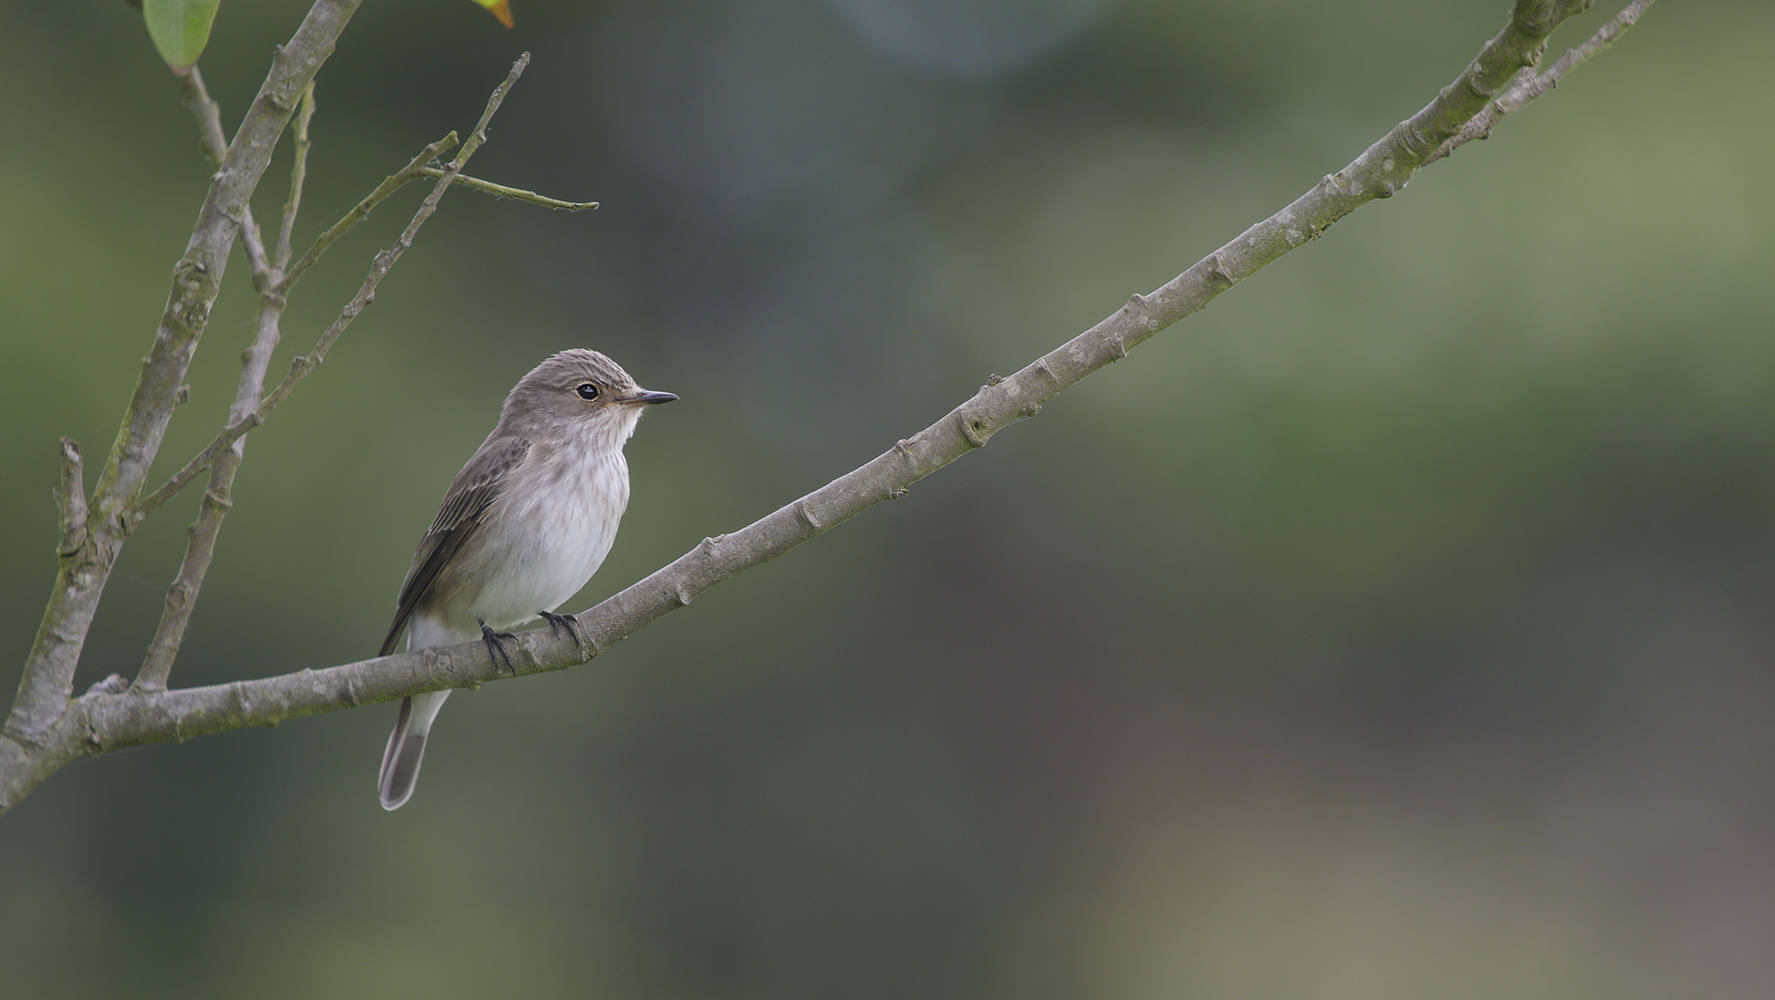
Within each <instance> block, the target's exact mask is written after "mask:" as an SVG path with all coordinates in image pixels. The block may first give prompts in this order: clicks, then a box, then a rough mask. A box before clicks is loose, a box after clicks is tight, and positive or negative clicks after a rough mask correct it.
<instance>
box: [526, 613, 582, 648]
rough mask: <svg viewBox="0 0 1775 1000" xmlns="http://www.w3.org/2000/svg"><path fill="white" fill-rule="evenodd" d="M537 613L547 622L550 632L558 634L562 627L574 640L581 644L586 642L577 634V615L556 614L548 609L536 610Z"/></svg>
mask: <svg viewBox="0 0 1775 1000" xmlns="http://www.w3.org/2000/svg"><path fill="white" fill-rule="evenodd" d="M537 614H538V615H541V616H542V620H543V621H545V622H548V623H549V632H550V633H551V634H554V635H559V634H560V632H561V630H562V629H566V630H567V634H568V635H570V636H572V637H573V641H574V642H577V643H579V644H580V645H581V646H583V645H585V644H586V641H585V639H583V638H581V637H580V634H579V618H578V617H577V616H575V615H557V614H554V613H553V612H549V611H538V612H537Z"/></svg>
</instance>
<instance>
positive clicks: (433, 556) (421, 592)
mask: <svg viewBox="0 0 1775 1000" xmlns="http://www.w3.org/2000/svg"><path fill="white" fill-rule="evenodd" d="M529 454H530V442H529V441H527V440H525V439H524V438H517V437H512V438H500V439H496V440H492V441H488V442H487V443H486V444H483V445H481V450H480V451H477V452H475V457H473V458H471V459H469V460H468V464H467V465H465V466H463V467H462V471H461V472H458V473H457V474H456V481H455V482H453V483H451V484H450V490H449V492H447V493H445V494H444V505H443V507H441V508H440V509H439V510H438V517H437V520H435V521H433V522H432V523H431V529H430V530H429V531H427V532H426V533H425V537H424V538H423V539H421V540H420V542H419V551H418V552H415V553H414V554H413V568H412V569H410V570H408V571H407V581H406V582H405V583H403V584H401V599H400V604H399V607H398V608H397V609H396V610H395V614H394V624H393V625H390V626H389V627H388V638H386V639H384V640H382V652H381V653H379V654H377V655H379V656H387V655H388V654H389V653H392V652H394V646H395V643H396V642H398V641H400V637H401V630H402V629H403V628H405V627H406V625H407V619H408V618H410V617H412V615H413V609H414V608H417V607H418V606H419V602H420V601H422V600H424V598H425V595H426V594H427V592H429V591H430V590H431V585H432V584H433V583H434V582H436V580H437V578H438V574H439V573H440V572H442V571H443V568H444V567H445V566H446V565H447V564H448V563H449V562H450V559H451V558H452V557H453V556H455V555H456V553H457V552H458V551H460V550H461V549H462V546H463V545H464V544H465V543H466V542H467V541H468V540H469V537H470V536H472V535H473V534H474V532H475V529H476V528H478V527H480V524H481V520H482V517H483V516H484V515H485V514H486V513H487V508H489V507H491V506H493V502H494V501H495V500H498V499H499V497H500V494H502V493H504V492H505V487H506V484H507V483H508V482H509V481H510V479H511V474H512V470H513V469H516V468H517V467H518V466H519V465H521V464H523V461H524V457H525V456H526V455H529Z"/></svg>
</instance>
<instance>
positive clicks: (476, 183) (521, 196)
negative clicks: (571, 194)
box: [419, 167, 598, 212]
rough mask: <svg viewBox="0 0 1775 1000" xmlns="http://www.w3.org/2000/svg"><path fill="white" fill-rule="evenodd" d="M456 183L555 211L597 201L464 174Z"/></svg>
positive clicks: (430, 170)
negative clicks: (556, 195) (567, 197)
mask: <svg viewBox="0 0 1775 1000" xmlns="http://www.w3.org/2000/svg"><path fill="white" fill-rule="evenodd" d="M419 175H420V176H421V177H442V176H444V172H443V171H442V170H439V169H438V168H436V167H426V168H424V169H422V170H420V171H419ZM456 183H457V184H458V185H459V186H461V187H465V188H474V189H475V190H476V191H483V192H486V193H487V194H490V195H493V196H494V197H496V198H513V199H516V200H518V201H527V202H529V203H530V204H532V205H541V206H542V207H543V208H552V209H554V210H556V211H557V212H583V211H586V210H588V209H594V208H597V207H598V203H597V202H595V201H562V200H561V199H559V198H550V197H549V196H548V195H544V194H537V193H536V192H535V191H526V190H524V189H523V188H515V187H506V186H505V185H504V184H495V183H493V182H492V181H484V180H481V179H480V178H479V177H470V176H468V175H466V174H464V175H462V176H459V177H457V178H456Z"/></svg>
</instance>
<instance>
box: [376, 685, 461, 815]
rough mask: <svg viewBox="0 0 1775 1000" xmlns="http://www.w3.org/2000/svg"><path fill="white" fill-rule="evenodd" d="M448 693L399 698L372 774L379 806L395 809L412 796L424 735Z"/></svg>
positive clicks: (429, 693) (416, 779)
mask: <svg viewBox="0 0 1775 1000" xmlns="http://www.w3.org/2000/svg"><path fill="white" fill-rule="evenodd" d="M448 697H450V692H449V691H427V692H426V693H424V694H416V695H414V696H413V697H411V698H404V699H402V700H401V717H400V719H399V720H397V721H396V722H395V724H394V732H393V733H391V734H389V737H388V749H387V750H384V751H383V752H382V773H381V775H379V776H378V777H377V778H376V791H377V793H378V794H380V795H381V797H382V808H384V809H389V810H394V809H399V808H400V807H402V806H404V805H406V804H407V800H408V799H410V798H412V797H413V786H414V785H415V784H416V783H418V781H419V763H420V761H422V760H424V759H425V739H426V737H427V736H428V735H430V733H431V723H432V720H433V719H436V718H437V717H438V709H440V708H443V707H444V699H445V698H448Z"/></svg>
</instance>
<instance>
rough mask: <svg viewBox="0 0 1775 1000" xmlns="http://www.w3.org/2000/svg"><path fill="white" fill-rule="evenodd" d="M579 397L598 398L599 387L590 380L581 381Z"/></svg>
mask: <svg viewBox="0 0 1775 1000" xmlns="http://www.w3.org/2000/svg"><path fill="white" fill-rule="evenodd" d="M579 398H580V399H597V398H598V387H597V386H595V385H593V384H592V383H590V382H582V383H580V386H579Z"/></svg>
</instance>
